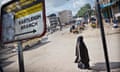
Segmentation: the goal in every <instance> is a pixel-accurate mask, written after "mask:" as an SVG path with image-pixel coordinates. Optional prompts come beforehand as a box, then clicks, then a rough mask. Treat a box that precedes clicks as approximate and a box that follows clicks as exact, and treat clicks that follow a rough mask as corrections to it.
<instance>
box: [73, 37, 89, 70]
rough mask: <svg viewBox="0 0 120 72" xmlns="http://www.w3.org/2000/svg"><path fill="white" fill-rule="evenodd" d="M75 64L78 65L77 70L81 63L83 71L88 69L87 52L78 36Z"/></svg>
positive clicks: (81, 38)
mask: <svg viewBox="0 0 120 72" xmlns="http://www.w3.org/2000/svg"><path fill="white" fill-rule="evenodd" d="M75 63H78V67H79V68H80V66H79V63H82V64H83V65H84V68H83V69H90V65H89V55H88V50H87V47H86V45H85V43H84V41H83V36H79V37H78V39H77V44H76V59H75Z"/></svg>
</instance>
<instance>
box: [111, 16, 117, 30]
mask: <svg viewBox="0 0 120 72" xmlns="http://www.w3.org/2000/svg"><path fill="white" fill-rule="evenodd" d="M112 22H113V28H118V20H117V19H116V18H115V17H113V21H112Z"/></svg>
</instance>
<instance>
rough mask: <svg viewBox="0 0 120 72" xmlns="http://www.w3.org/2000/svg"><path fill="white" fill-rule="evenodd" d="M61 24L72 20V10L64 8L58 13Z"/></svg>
mask: <svg viewBox="0 0 120 72" xmlns="http://www.w3.org/2000/svg"><path fill="white" fill-rule="evenodd" d="M58 15H59V18H60V22H61V24H66V23H69V22H70V21H72V20H73V19H72V18H73V17H72V11H71V10H64V11H61V12H59V13H58Z"/></svg>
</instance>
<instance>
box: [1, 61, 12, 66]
mask: <svg viewBox="0 0 120 72" xmlns="http://www.w3.org/2000/svg"><path fill="white" fill-rule="evenodd" d="M12 63H14V61H4V62H2V64H1V66H2V67H6V66H9V65H10V64H12Z"/></svg>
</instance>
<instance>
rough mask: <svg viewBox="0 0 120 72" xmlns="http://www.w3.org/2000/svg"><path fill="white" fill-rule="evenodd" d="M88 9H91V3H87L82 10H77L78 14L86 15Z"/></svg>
mask: <svg viewBox="0 0 120 72" xmlns="http://www.w3.org/2000/svg"><path fill="white" fill-rule="evenodd" d="M88 10H91V5H90V4H89V3H87V4H85V5H84V6H83V7H81V8H80V10H79V11H78V12H77V14H76V15H77V16H79V17H80V16H84V15H85V14H86V13H87V12H88Z"/></svg>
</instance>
